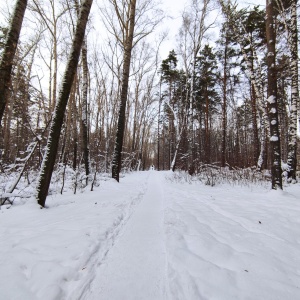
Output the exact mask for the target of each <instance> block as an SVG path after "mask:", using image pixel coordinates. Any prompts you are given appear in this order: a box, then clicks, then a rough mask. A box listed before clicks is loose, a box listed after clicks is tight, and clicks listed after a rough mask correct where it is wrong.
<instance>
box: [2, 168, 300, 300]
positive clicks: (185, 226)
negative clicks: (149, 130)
mask: <svg viewBox="0 0 300 300" xmlns="http://www.w3.org/2000/svg"><path fill="white" fill-rule="evenodd" d="M299 195H300V185H299V184H295V185H291V186H289V187H285V190H284V191H271V190H270V189H269V188H266V187H263V186H254V185H251V184H249V185H247V186H237V185H229V184H220V185H216V186H214V187H211V186H206V185H204V184H203V183H201V182H199V181H196V182H192V183H188V182H185V181H184V180H178V177H176V178H174V177H173V175H172V174H171V173H170V172H157V171H149V172H139V173H133V174H129V175H126V177H125V178H122V179H121V182H120V183H117V182H115V181H113V180H108V181H104V182H101V184H100V186H99V187H97V188H95V191H93V192H90V191H85V192H84V193H80V192H79V193H77V194H76V195H73V194H71V193H70V192H69V193H66V194H64V195H51V196H49V197H48V199H47V205H48V208H47V209H42V210H41V209H39V207H38V206H37V204H36V203H35V200H34V199H26V201H24V200H22V201H21V200H16V201H15V203H14V205H13V206H11V207H10V208H9V209H7V207H9V206H2V207H1V211H0V242H1V246H0V266H1V267H0V280H1V285H0V299H1V300H2V299H3V300H10V299H20V300H27V299H28V300H35V299H43V300H47V299H49V300H54V299H68V300H76V299H86V300H93V299H97V300H98V299H99V300H101V299H103V300H108V299H109V300H111V299H120V300H121V299H122V300H123V299H126V300H130V299H139V300H141V299H149V300H152V299H153V300H156V299H170V300H173V299H180V300H182V299H187V300H193V299H209V300H211V299H220V300H223V299H225V300H227V299H238V300H240V299H255V300H257V299H264V300H265V299H272V300H274V299H280V300H282V299H289V300H293V299H295V300H298V299H300V217H299V216H300V196H299ZM18 201H19V202H18Z"/></svg>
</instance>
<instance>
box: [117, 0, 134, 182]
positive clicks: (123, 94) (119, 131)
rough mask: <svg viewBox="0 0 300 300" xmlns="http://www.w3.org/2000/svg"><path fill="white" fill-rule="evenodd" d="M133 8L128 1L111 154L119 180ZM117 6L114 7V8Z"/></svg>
mask: <svg viewBox="0 0 300 300" xmlns="http://www.w3.org/2000/svg"><path fill="white" fill-rule="evenodd" d="M135 8H136V0H131V1H130V15H129V24H128V28H125V32H126V33H128V35H127V36H126V38H125V41H124V42H125V43H124V61H123V74H122V75H123V76H122V86H121V101H120V102H121V103H120V109H119V118H118V127H117V135H116V142H115V148H114V154H113V161H112V178H114V179H116V180H117V181H118V182H119V175H120V170H121V157H122V155H121V154H122V148H123V138H124V130H125V114H126V103H127V94H128V81H129V73H130V60H131V51H132V46H133V34H134V25H135ZM117 9H118V8H117V7H116V10H117Z"/></svg>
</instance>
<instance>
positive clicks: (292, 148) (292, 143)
mask: <svg viewBox="0 0 300 300" xmlns="http://www.w3.org/2000/svg"><path fill="white" fill-rule="evenodd" d="M288 30H289V32H288V34H289V38H288V41H289V47H290V52H291V67H290V68H291V77H292V78H291V79H292V80H291V88H292V92H291V109H290V122H289V134H288V136H289V144H288V160H287V163H288V166H289V170H288V180H289V181H292V180H294V181H295V180H296V168H297V112H298V109H297V107H298V105H299V82H298V27H297V0H293V1H292V3H291V17H290V20H289V28H288Z"/></svg>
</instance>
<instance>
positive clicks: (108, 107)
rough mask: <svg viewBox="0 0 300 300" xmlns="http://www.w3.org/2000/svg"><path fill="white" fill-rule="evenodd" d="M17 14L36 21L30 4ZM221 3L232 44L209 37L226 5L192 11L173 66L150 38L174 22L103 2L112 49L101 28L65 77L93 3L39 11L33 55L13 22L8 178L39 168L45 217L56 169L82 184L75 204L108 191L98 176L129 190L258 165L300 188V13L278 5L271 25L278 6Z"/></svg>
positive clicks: (5, 50)
mask: <svg viewBox="0 0 300 300" xmlns="http://www.w3.org/2000/svg"><path fill="white" fill-rule="evenodd" d="M88 2H89V1H88ZM17 3H21V4H22V5H23V8H22V9H24V11H23V15H24V12H25V8H26V4H27V2H26V1H17ZM218 3H219V4H220V5H219V8H221V10H222V15H223V18H224V20H223V21H224V22H223V25H222V28H220V34H219V35H216V34H215V35H214V34H211V31H210V30H211V28H212V27H216V26H217V24H216V23H215V22H214V18H213V15H214V14H211V12H214V11H215V9H217V7H216V5H215V4H216V2H215V1H210V0H203V1H200V0H199V1H198V0H191V1H189V2H188V3H187V6H186V7H185V9H184V12H183V14H182V26H181V27H180V30H179V32H178V36H177V41H178V45H177V47H176V45H174V50H172V51H170V52H169V54H168V55H167V56H166V57H160V56H159V47H160V45H161V43H162V40H163V39H164V36H162V37H160V36H159V35H157V34H156V38H155V40H154V37H152V38H151V40H148V39H147V36H148V35H150V34H151V33H152V32H153V31H154V29H155V28H156V27H157V24H158V23H159V21H160V20H161V19H162V17H163V15H162V12H161V11H160V10H159V9H158V8H157V6H156V3H155V2H154V1H150V0H139V1H137V0H130V1H125V0H110V1H108V2H104V3H103V4H101V5H99V6H98V9H99V15H101V17H102V21H103V25H104V29H105V30H102V31H101V35H103V40H101V41H100V36H98V35H96V34H95V26H93V23H92V22H93V21H92V20H91V23H90V26H89V25H88V26H89V27H88V30H89V32H91V33H90V34H89V35H87V34H86V35H85V38H84V41H83V42H82V45H81V46H80V47H79V46H78V47H79V48H77V46H76V55H75V54H74V53H75V52H72V53H73V54H72V55H75V56H76V57H77V55H79V54H78V52H77V50H78V49H79V50H78V51H79V53H81V56H80V57H81V58H78V64H77V63H76V60H77V58H76V59H74V60H71V61H68V66H67V68H70V70H71V69H72V71H71V72H70V73H68V72H66V73H65V75H62V74H63V72H62V70H63V68H64V65H65V61H67V59H68V53H69V49H70V48H71V46H72V43H73V37H74V36H75V30H76V24H77V21H76V20H78V18H79V7H80V6H81V5H83V3H82V1H81V2H80V1H78V0H67V1H58V0H51V1H35V0H33V1H32V2H31V3H30V5H28V8H27V13H28V16H29V19H30V20H31V21H32V22H27V20H25V21H24V22H25V23H24V24H25V25H23V26H26V28H25V30H24V38H23V37H22V36H21V42H20V43H18V37H17V34H19V33H20V30H21V24H22V22H21V23H20V21H21V17H18V18H17V20H18V26H17V27H18V30H17V31H19V33H17V34H16V31H14V34H13V35H12V34H10V27H11V26H12V25H13V20H14V15H12V18H11V19H12V22H11V23H9V22H7V24H4V23H0V54H1V68H0V79H1V80H0V90H1V89H2V90H3V89H4V90H5V91H4V90H3V91H4V92H3V93H2V92H1V93H0V100H1V101H0V104H1V107H2V108H1V109H2V112H1V127H2V128H1V135H0V148H1V158H0V159H1V171H3V172H6V173H9V172H14V171H16V170H22V171H21V173H20V176H22V175H21V174H25V175H26V174H28V173H29V172H30V170H32V171H36V170H40V176H39V179H38V190H39V191H38V199H39V200H38V201H39V203H40V204H41V205H42V206H44V205H45V199H46V198H45V197H46V195H47V193H48V188H49V185H50V181H52V182H53V178H52V179H51V174H52V171H53V170H55V171H56V172H57V174H58V175H57V176H56V177H55V178H56V180H57V182H59V181H60V180H62V182H64V178H65V175H66V174H67V171H68V172H69V174H72V181H73V185H74V192H75V191H76V188H77V186H78V184H81V185H82V186H84V187H86V186H87V184H88V183H89V182H93V184H94V183H96V177H97V173H98V172H99V171H103V172H111V174H112V177H113V178H115V179H116V180H118V181H119V179H120V171H121V170H124V171H126V170H143V169H146V168H147V166H149V165H152V164H156V165H157V166H156V167H157V169H159V170H162V169H171V170H175V169H176V168H178V169H182V170H185V171H187V172H188V173H189V174H191V175H192V174H195V173H197V172H199V171H200V170H201V168H202V167H203V166H207V165H212V164H213V165H218V166H221V167H229V168H248V167H251V168H253V169H256V170H257V171H262V172H267V171H265V170H272V175H271V176H272V180H273V181H272V182H273V183H272V187H273V188H280V187H281V177H282V175H284V176H287V178H286V179H287V181H288V182H295V181H296V180H297V178H296V170H297V119H298V107H299V91H298V90H299V86H298V80H299V79H298V38H297V1H296V0H289V1H277V0H272V1H268V2H267V3H268V5H269V4H270V3H271V4H272V14H273V15H272V17H269V16H270V12H269V10H268V9H269V8H268V7H267V8H268V9H267V10H265V9H264V8H262V7H261V6H260V7H248V8H242V9H240V8H239V6H238V4H237V3H235V4H234V3H233V2H232V1H225V0H219V1H218ZM24 4H25V6H24ZM0 5H1V4H0ZM16 7H17V6H16ZM96 9H97V8H96ZM15 11H18V12H20V11H21V10H20V9H17V10H15ZM3 12H5V10H0V13H3ZM7 15H9V14H7ZM6 17H7V16H6ZM266 17H268V18H266ZM266 21H268V22H269V23H268V24H269V25H270V24H271V26H269V25H268V24H266ZM1 22H2V21H1ZM32 24H33V26H32ZM266 25H267V26H266ZM85 26H86V25H85ZM17 27H15V28H16V29H17ZM270 28H271V29H272V32H270V31H269V32H268V33H267V29H268V30H270ZM22 32H23V31H22ZM101 37H102V36H101ZM22 38H23V39H22ZM267 39H268V40H269V41H270V42H271V43H267ZM9 41H10V42H9ZM212 42H213V43H212ZM9 43H12V44H13V46H11V47H10V46H7V45H10V44H9ZM17 44H18V45H17ZM77 45H78V44H77ZM75 63H76V64H77V66H75ZM9 68H10V71H9ZM73 72H74V73H73ZM71 73H72V74H73V75H72V74H71ZM7 75H9V76H10V79H8V77H7ZM69 75H70V76H69ZM62 76H65V79H66V78H67V77H68V76H69V77H68V78H67V80H65V79H63V77H62ZM66 76H67V77H66ZM72 76H74V77H72ZM72 78H73V79H72ZM59 82H61V84H59ZM70 82H71V83H70ZM59 86H60V92H59V93H57V90H58V89H59ZM2 90H1V91H2ZM276 90H277V95H276ZM64 91H66V92H64ZM68 95H69V96H68ZM68 98H69V100H68ZM275 100H276V101H275ZM274 101H275V102H277V103H275V102H274ZM56 104H57V105H56ZM55 107H56V108H55ZM54 108H55V109H54ZM276 114H277V116H276ZM55 124H56V125H55ZM279 142H280V144H279ZM33 145H34V146H33ZM49 153H52V154H51V155H50V154H49ZM29 154H30V155H29ZM49 157H50V159H49ZM280 157H281V158H280ZM42 161H44V162H43V163H42ZM282 162H284V163H283V164H282ZM41 164H42V166H41ZM282 167H284V169H285V170H284V171H285V172H284V173H282ZM92 173H93V174H94V175H93V179H92V178H91V177H92V176H91V174H92ZM20 176H19V177H18V178H20ZM23 176H24V175H23ZM26 176H27V175H26ZM88 178H90V179H91V180H90V181H88ZM93 184H92V185H93ZM63 186H64V183H62V186H61V192H63V189H64V188H63Z"/></svg>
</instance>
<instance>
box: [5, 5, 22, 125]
mask: <svg viewBox="0 0 300 300" xmlns="http://www.w3.org/2000/svg"><path fill="white" fill-rule="evenodd" d="M26 7H27V0H18V1H17V2H16V6H15V10H14V14H13V17H12V20H11V23H10V28H9V31H8V34H7V39H6V43H5V47H4V51H3V55H2V59H1V62H0V127H1V121H2V117H3V114H4V110H5V106H6V103H7V97H8V91H9V86H10V80H11V70H12V65H13V59H14V56H15V53H16V49H17V44H18V41H19V36H20V31H21V27H22V23H23V18H24V14H25V10H26Z"/></svg>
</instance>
